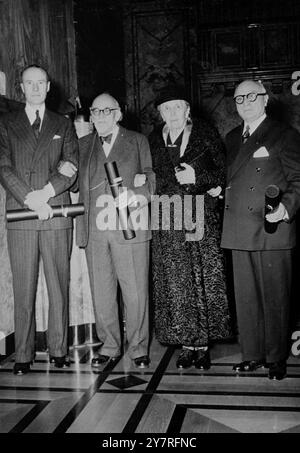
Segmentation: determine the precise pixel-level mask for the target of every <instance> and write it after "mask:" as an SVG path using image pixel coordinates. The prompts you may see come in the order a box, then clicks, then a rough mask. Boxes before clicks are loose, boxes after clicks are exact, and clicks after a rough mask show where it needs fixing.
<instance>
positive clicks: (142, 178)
mask: <svg viewBox="0 0 300 453" xmlns="http://www.w3.org/2000/svg"><path fill="white" fill-rule="evenodd" d="M145 182H146V175H144V174H143V173H142V174H140V173H137V174H136V175H135V177H134V182H133V185H134V187H141V186H143V185H144V184H145Z"/></svg>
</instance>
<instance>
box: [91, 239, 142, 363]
mask: <svg viewBox="0 0 300 453" xmlns="http://www.w3.org/2000/svg"><path fill="white" fill-rule="evenodd" d="M128 242H129V243H128V244H119V243H117V242H116V241H115V238H114V233H113V232H109V231H107V232H102V233H99V234H96V235H90V238H89V243H88V246H87V248H86V257H87V265H88V271H89V278H90V285H91V291H92V298H93V305H94V313H95V321H96V329H97V334H98V337H99V340H100V341H101V342H102V343H103V345H102V347H101V349H100V351H99V352H100V353H101V354H104V355H108V356H110V357H116V356H118V355H119V354H120V353H121V350H120V348H121V333H120V322H119V313H118V300H117V288H118V282H119V284H120V288H121V291H122V298H123V302H124V315H125V320H126V336H127V341H128V355H129V356H130V357H131V358H132V359H134V358H137V357H140V356H143V355H147V354H148V343H149V241H146V242H141V243H135V244H130V241H128Z"/></svg>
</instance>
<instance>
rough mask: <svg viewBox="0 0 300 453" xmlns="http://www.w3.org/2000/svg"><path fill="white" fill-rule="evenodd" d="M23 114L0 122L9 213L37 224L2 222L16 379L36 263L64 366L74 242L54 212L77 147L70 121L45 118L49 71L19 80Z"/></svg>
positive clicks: (56, 359)
mask: <svg viewBox="0 0 300 453" xmlns="http://www.w3.org/2000/svg"><path fill="white" fill-rule="evenodd" d="M21 88H22V90H23V93H24V95H25V99H26V106H25V109H23V110H21V111H18V112H16V113H15V112H13V113H8V114H6V115H4V116H3V117H1V121H0V182H1V184H2V186H3V187H4V189H5V190H6V208H7V210H14V209H22V208H23V209H24V208H29V209H31V210H32V211H34V212H35V213H36V215H37V217H38V219H34V220H22V221H14V222H10V223H7V240H8V251H9V256H10V263H11V270H12V277H13V291H14V319H15V350H16V363H15V366H14V373H15V374H25V373H27V372H28V371H29V370H30V363H31V362H32V360H33V359H34V340H35V308H34V306H35V295H36V288H37V279H38V269H39V257H40V256H41V257H42V259H43V265H44V273H45V278H46V283H47V289H48V296H49V316H48V349H49V354H50V361H51V362H53V363H54V364H55V366H57V367H63V366H68V362H67V360H66V357H65V356H66V354H67V332H68V286H69V285H68V283H69V257H70V248H71V240H72V221H71V219H70V218H52V216H53V212H52V208H51V206H52V205H62V204H68V203H70V197H69V193H68V188H69V187H70V186H71V185H72V184H73V183H74V180H75V178H76V174H74V176H72V177H68V176H64V175H63V174H61V173H60V172H59V162H60V161H68V162H70V163H72V164H73V165H75V166H77V160H78V144H77V138H76V134H75V132H74V130H73V126H72V123H71V121H70V120H68V119H67V118H65V117H64V116H62V115H58V114H56V113H53V112H51V111H49V110H48V109H47V108H46V107H45V99H46V96H47V92H48V91H49V88H50V82H49V79H48V75H47V73H46V71H45V70H44V69H43V68H41V67H38V66H29V67H27V68H26V69H25V70H24V71H23V73H22V82H21Z"/></svg>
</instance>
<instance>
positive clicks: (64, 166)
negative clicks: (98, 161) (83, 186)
mask: <svg viewBox="0 0 300 453" xmlns="http://www.w3.org/2000/svg"><path fill="white" fill-rule="evenodd" d="M57 168H58V171H59V173H60V174H61V175H63V176H67V177H68V178H72V176H74V175H75V173H76V172H77V167H76V165H74V164H73V163H72V162H70V161H69V160H66V161H64V160H61V161H60V162H59V164H58V167H57Z"/></svg>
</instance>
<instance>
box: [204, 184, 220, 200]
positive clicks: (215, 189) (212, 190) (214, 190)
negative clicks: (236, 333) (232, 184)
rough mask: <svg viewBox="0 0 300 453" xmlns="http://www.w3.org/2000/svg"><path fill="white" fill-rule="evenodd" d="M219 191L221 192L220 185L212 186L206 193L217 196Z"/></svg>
mask: <svg viewBox="0 0 300 453" xmlns="http://www.w3.org/2000/svg"><path fill="white" fill-rule="evenodd" d="M221 192H222V187H221V186H218V187H213V188H212V189H209V190H208V191H207V193H208V195H210V196H211V197H213V198H216V197H218V196H219V195H220V193H221Z"/></svg>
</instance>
